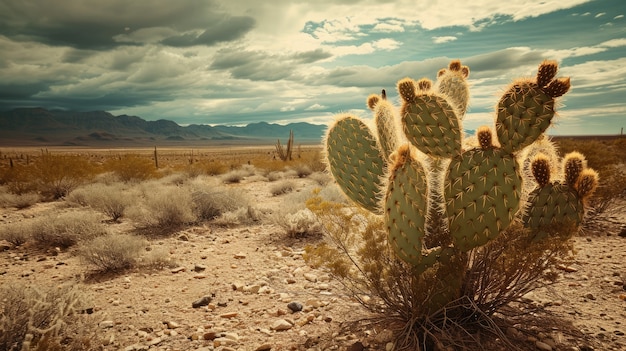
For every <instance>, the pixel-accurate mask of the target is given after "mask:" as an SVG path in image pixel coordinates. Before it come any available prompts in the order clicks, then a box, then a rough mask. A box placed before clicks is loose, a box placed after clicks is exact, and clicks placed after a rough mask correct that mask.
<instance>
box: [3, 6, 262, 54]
mask: <svg viewBox="0 0 626 351" xmlns="http://www.w3.org/2000/svg"><path fill="white" fill-rule="evenodd" d="M255 24H256V22H255V20H254V19H253V18H252V17H245V16H231V15H229V14H227V13H225V12H223V11H220V10H219V9H218V8H217V6H216V5H215V4H214V3H213V2H212V1H200V0H180V1H169V0H167V1H166V0H152V1H147V0H134V1H126V0H124V1H122V0H107V1H81V0H64V3H63V6H59V4H58V3H57V2H54V1H48V0H21V1H14V0H0V33H2V34H3V35H5V36H7V37H9V38H11V39H12V40H16V41H36V42H40V43H43V44H47V45H52V46H70V47H74V48H79V49H94V50H106V49H109V48H113V47H116V46H120V45H141V44H143V42H142V41H141V40H136V39H133V38H132V34H133V33H134V32H135V31H138V30H146V29H152V28H167V29H168V30H169V31H170V32H171V33H170V34H171V35H170V36H169V37H165V38H161V42H162V43H164V44H165V45H172V46H178V47H180V46H192V45H213V44H215V43H218V42H223V41H231V40H235V39H238V38H241V37H242V36H244V35H245V34H246V33H248V32H249V31H250V30H251V29H252V28H254V26H255ZM120 38H122V40H120Z"/></svg>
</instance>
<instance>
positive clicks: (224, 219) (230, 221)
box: [213, 206, 261, 227]
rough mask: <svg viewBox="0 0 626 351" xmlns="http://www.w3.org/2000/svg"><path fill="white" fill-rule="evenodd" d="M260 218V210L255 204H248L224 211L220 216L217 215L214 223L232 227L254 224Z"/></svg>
mask: <svg viewBox="0 0 626 351" xmlns="http://www.w3.org/2000/svg"><path fill="white" fill-rule="evenodd" d="M260 220H261V213H260V211H259V210H258V209H256V208H255V207H253V206H246V207H239V208H237V209H235V210H232V211H227V212H224V213H222V214H221V215H220V216H219V217H216V218H215V219H214V220H213V223H215V224H216V225H220V226H225V227H232V226H238V225H245V224H253V223H255V222H258V221H260Z"/></svg>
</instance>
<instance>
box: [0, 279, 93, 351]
mask: <svg viewBox="0 0 626 351" xmlns="http://www.w3.org/2000/svg"><path fill="white" fill-rule="evenodd" d="M0 295H1V296H2V299H1V300H0V312H1V313H0V350H7V351H19V350H68V351H74V350H76V351H78V350H90V349H93V348H94V347H96V345H94V341H95V340H97V337H96V335H95V333H96V321H94V320H93V317H91V316H89V315H86V314H82V313H84V311H85V309H86V308H87V307H90V306H87V305H86V304H85V296H84V295H83V294H82V293H81V292H80V291H79V290H78V288H77V287H76V286H70V285H66V286H53V287H49V288H44V287H37V286H34V285H32V284H29V285H25V284H19V283H18V284H4V285H2V286H0Z"/></svg>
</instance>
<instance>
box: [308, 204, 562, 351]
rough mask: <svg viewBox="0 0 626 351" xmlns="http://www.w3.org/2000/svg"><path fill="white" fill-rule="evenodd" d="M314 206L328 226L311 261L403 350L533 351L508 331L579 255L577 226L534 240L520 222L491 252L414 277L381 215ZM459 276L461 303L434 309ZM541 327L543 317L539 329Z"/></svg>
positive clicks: (474, 254) (312, 250)
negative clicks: (528, 299)
mask: <svg viewBox="0 0 626 351" xmlns="http://www.w3.org/2000/svg"><path fill="white" fill-rule="evenodd" d="M308 207H309V209H311V210H312V212H313V213H314V214H315V215H316V216H317V218H318V220H319V221H320V223H323V226H324V232H325V234H326V235H325V238H326V241H325V242H324V243H322V244H320V245H317V246H315V247H307V249H306V251H307V253H306V255H305V259H306V260H307V261H308V262H309V263H310V264H312V265H314V266H323V267H325V268H327V269H329V270H330V272H331V273H332V274H333V275H334V276H335V277H337V278H338V279H339V281H340V282H341V283H342V284H343V285H344V286H345V288H346V289H347V290H348V291H349V293H350V295H351V296H352V297H353V298H354V299H356V300H357V301H359V302H360V303H361V304H362V305H363V306H364V307H365V308H366V309H368V310H369V311H370V312H372V313H373V314H374V316H375V317H374V318H373V319H372V320H371V321H370V322H372V323H374V324H377V325H379V326H381V327H382V328H385V329H390V330H392V331H394V333H395V335H396V336H397V339H396V340H395V349H397V350H447V349H448V348H452V349H455V350H456V349H460V350H487V349H488V350H491V349H494V350H495V349H502V350H504V349H506V350H526V349H531V348H533V347H534V345H530V344H526V343H527V342H528V338H526V337H521V338H520V339H519V340H518V339H516V338H515V337H511V336H507V335H505V333H504V332H503V330H506V329H507V328H508V327H509V326H512V325H514V324H517V322H519V321H520V320H521V316H523V315H526V314H527V313H529V312H530V310H529V309H527V307H528V306H526V305H525V304H524V300H523V298H522V297H523V296H524V295H525V294H527V293H528V292H530V291H532V290H534V289H536V288H538V287H541V286H545V285H547V284H550V283H551V282H552V281H553V279H554V278H555V277H554V273H553V272H554V266H555V265H556V263H557V262H561V261H562V260H563V259H565V258H566V257H568V256H569V255H570V254H571V249H572V246H571V241H569V240H568V239H569V237H570V236H571V234H572V233H573V228H574V226H572V228H563V227H560V228H552V229H549V230H550V232H551V236H550V238H549V239H547V240H543V241H537V242H535V241H533V238H534V234H533V233H531V232H530V231H529V230H527V229H524V228H523V227H522V226H521V225H517V224H516V225H513V226H512V227H510V228H509V229H508V230H506V231H504V232H503V233H501V235H500V236H499V237H498V238H497V239H496V240H494V241H492V242H490V243H489V244H487V245H486V246H484V247H481V248H477V249H474V250H472V251H470V252H468V253H467V254H466V255H459V256H458V257H457V258H453V260H454V261H451V263H452V266H448V267H446V265H440V264H435V265H434V266H433V267H431V268H428V269H427V270H426V271H425V272H424V273H423V274H414V272H413V268H412V267H411V266H410V265H408V264H406V263H405V262H404V261H401V260H400V259H398V258H397V256H396V255H395V253H394V252H393V250H392V249H391V247H390V246H389V245H388V244H387V232H386V230H385V226H384V223H383V221H382V219H381V218H380V216H375V215H373V214H371V213H369V212H366V211H364V210H359V209H355V208H353V207H349V206H346V205H343V204H337V203H329V202H325V201H323V200H322V199H321V198H319V197H316V198H313V199H311V200H309V201H308ZM569 229H572V230H571V231H570V230H569ZM563 233H565V234H563ZM449 267H456V268H453V269H454V270H455V271H454V272H452V271H450V272H448V271H447V270H449V269H451V268H449ZM459 271H462V272H464V275H463V279H462V283H461V285H460V286H459V287H458V289H460V295H459V296H460V297H459V298H458V299H457V300H455V301H452V302H451V303H449V304H447V305H445V306H443V307H442V308H440V309H436V310H432V309H431V307H430V306H432V299H435V298H436V297H437V296H438V295H439V294H441V293H446V291H447V290H445V289H446V288H445V287H447V286H449V282H447V280H448V277H452V276H457V275H458V273H459ZM534 312H535V313H539V312H537V311H534ZM541 321H542V319H541V318H539V317H537V319H536V320H535V322H536V324H537V325H535V326H533V327H537V326H539V327H541ZM526 322H527V321H526ZM525 325H528V326H530V325H529V324H525ZM523 326H524V325H523ZM523 326H522V327H520V328H523ZM543 327H545V328H546V329H548V328H550V327H553V325H547V324H546V325H544V326H543ZM527 332H529V331H527ZM520 334H522V333H520Z"/></svg>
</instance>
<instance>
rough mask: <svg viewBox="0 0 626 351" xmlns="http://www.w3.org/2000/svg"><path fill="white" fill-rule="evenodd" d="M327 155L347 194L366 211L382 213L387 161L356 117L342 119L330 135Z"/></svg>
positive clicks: (333, 127) (335, 176)
mask: <svg viewBox="0 0 626 351" xmlns="http://www.w3.org/2000/svg"><path fill="white" fill-rule="evenodd" d="M326 153H327V158H328V163H329V168H330V171H331V172H332V174H333V176H334V178H335V179H336V180H337V184H339V186H340V188H341V189H342V190H343V192H344V193H345V194H346V195H347V196H348V197H349V198H351V199H352V200H353V201H355V202H356V203H358V204H359V205H361V206H362V207H363V208H365V209H367V210H369V211H372V212H380V208H379V205H378V202H379V200H378V199H379V191H380V188H381V178H382V176H383V169H384V164H383V162H384V158H383V155H382V154H381V152H380V149H379V147H378V141H377V140H376V138H375V137H374V135H373V134H372V133H371V131H370V129H369V128H368V127H367V126H366V125H365V123H363V122H362V121H361V120H359V119H358V118H356V117H354V116H352V115H343V116H339V118H338V119H337V120H336V121H335V123H334V124H333V125H332V126H331V127H330V128H329V130H328V133H327V135H326Z"/></svg>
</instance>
